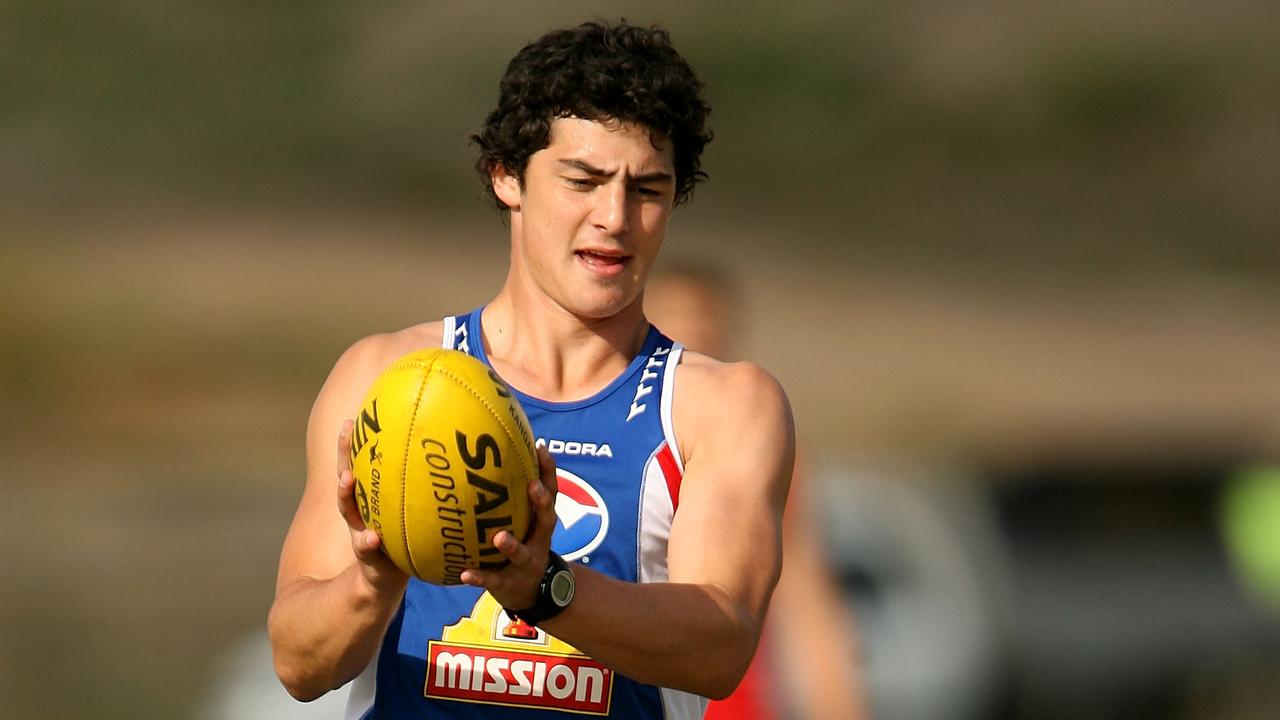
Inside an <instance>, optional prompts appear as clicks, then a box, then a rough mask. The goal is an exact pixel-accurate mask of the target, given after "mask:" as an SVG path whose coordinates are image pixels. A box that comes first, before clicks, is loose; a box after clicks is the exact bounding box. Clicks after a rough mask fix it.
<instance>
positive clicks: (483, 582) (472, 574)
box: [458, 569, 493, 589]
mask: <svg viewBox="0 0 1280 720" xmlns="http://www.w3.org/2000/svg"><path fill="white" fill-rule="evenodd" d="M458 579H459V580H461V581H462V584H463V585H470V586H472V587H478V588H486V589H488V587H489V584H490V583H491V582H492V581H493V573H490V572H488V571H485V570H472V569H467V570H463V571H462V574H461V575H459V576H458Z"/></svg>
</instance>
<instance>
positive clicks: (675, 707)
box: [658, 687, 711, 720]
mask: <svg viewBox="0 0 1280 720" xmlns="http://www.w3.org/2000/svg"><path fill="white" fill-rule="evenodd" d="M658 692H659V694H661V695H662V714H663V716H664V717H665V718H666V720H686V719H687V720H701V718H702V716H703V715H706V714H707V705H709V704H710V703H711V701H710V700H708V699H707V698H704V697H702V696H701V695H694V694H693V693H691V692H685V691H684V690H672V689H671V688H667V687H660V688H658Z"/></svg>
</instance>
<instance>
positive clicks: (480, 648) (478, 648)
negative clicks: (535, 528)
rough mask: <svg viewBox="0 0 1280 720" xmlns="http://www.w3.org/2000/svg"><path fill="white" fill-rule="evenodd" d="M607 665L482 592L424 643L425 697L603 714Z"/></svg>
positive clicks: (608, 690)
mask: <svg viewBox="0 0 1280 720" xmlns="http://www.w3.org/2000/svg"><path fill="white" fill-rule="evenodd" d="M613 677H614V674H613V672H612V671H611V670H609V668H606V667H604V666H603V665H601V664H600V663H597V662H596V661H594V660H592V659H591V658H589V657H587V656H585V655H583V654H582V653H580V652H578V651H577V650H576V649H575V648H574V647H573V646H571V645H569V644H567V643H564V642H561V641H560V640H558V639H556V638H555V637H553V636H550V635H548V634H547V633H546V632H545V631H543V630H540V629H538V628H535V627H532V626H530V625H526V624H525V623H522V622H520V621H519V620H516V619H514V618H512V617H510V616H509V615H507V613H506V612H505V611H504V610H503V609H502V608H501V607H500V606H499V605H498V603H497V601H496V600H494V599H493V596H491V595H489V594H488V593H484V594H483V595H481V596H480V600H479V601H478V602H477V603H476V606H475V608H474V609H473V610H472V612H471V615H470V616H469V617H465V618H462V619H461V620H459V621H458V622H457V623H455V624H453V625H450V626H448V627H446V628H445V629H444V633H443V638H442V639H440V640H432V641H431V642H430V643H429V644H428V646H427V677H426V686H425V688H424V689H423V692H424V693H425V695H426V696H427V697H431V698H440V699H448V700H461V701H464V702H475V703H485V704H489V705H510V706H516V707H527V708H550V709H555V710H561V711H569V712H577V713H586V714H590V715H607V714H608V713H609V705H610V703H611V702H612V699H613Z"/></svg>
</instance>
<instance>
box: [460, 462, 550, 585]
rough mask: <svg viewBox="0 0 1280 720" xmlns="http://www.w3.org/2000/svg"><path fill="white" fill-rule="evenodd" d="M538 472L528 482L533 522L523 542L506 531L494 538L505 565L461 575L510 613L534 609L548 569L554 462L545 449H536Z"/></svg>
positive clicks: (469, 583)
mask: <svg viewBox="0 0 1280 720" xmlns="http://www.w3.org/2000/svg"><path fill="white" fill-rule="evenodd" d="M538 472H539V474H540V475H541V477H539V478H538V479H537V480H532V481H530V482H529V500H530V501H531V502H532V503H533V522H532V523H530V524H529V532H528V533H527V535H526V537H525V538H524V541H523V542H521V541H520V540H519V539H517V538H516V536H515V535H513V534H511V533H510V532H509V531H506V530H502V531H500V532H499V533H498V534H497V535H495V536H494V537H493V543H494V545H495V546H497V548H498V550H499V551H500V552H501V553H502V554H503V555H504V556H506V558H507V560H508V563H507V564H506V565H504V566H503V567H501V568H498V569H496V570H465V571H463V573H462V575H461V580H462V582H464V583H466V584H467V585H474V586H475V587H482V588H484V589H486V590H488V591H489V594H490V595H492V596H493V597H494V599H495V600H497V601H498V602H499V603H500V604H501V605H502V606H503V607H505V608H510V609H512V610H523V609H526V608H530V607H533V605H534V603H535V602H536V601H537V598H538V583H540V582H541V581H542V576H543V574H544V573H545V572H546V570H547V557H548V555H549V553H550V552H551V535H552V533H554V532H555V529H556V493H557V485H556V461H555V460H553V459H552V458H551V454H550V453H548V452H547V449H546V448H545V447H540V448H538Z"/></svg>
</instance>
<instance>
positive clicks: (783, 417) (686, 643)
mask: <svg viewBox="0 0 1280 720" xmlns="http://www.w3.org/2000/svg"><path fill="white" fill-rule="evenodd" d="M679 375H680V377H679V379H680V386H679V387H680V388H681V389H680V393H679V394H678V395H677V398H676V418H675V419H676V428H677V432H678V433H679V434H680V443H681V448H682V450H683V452H684V455H685V457H686V463H685V475H684V480H683V482H682V484H681V490H680V504H679V509H678V511H677V512H676V515H675V519H674V521H673V524H672V529H671V538H670V548H669V552H668V573H669V582H665V583H646V584H635V583H627V582H623V581H620V580H616V579H614V578H610V577H606V576H604V575H601V574H600V573H597V572H595V571H592V570H589V569H587V568H585V567H583V566H581V565H575V566H574V575H575V578H576V580H577V585H578V590H577V594H576V595H575V596H574V600H573V604H572V605H570V606H569V608H568V609H567V610H566V611H565V612H564V613H562V614H561V615H559V616H558V617H556V618H554V619H552V620H548V621H546V622H544V623H543V626H544V627H545V628H546V630H547V631H548V632H550V633H551V634H553V635H555V636H556V637H558V638H561V639H562V640H564V641H566V642H568V643H570V644H572V645H574V646H575V647H577V648H578V649H579V650H581V651H583V652H585V653H587V654H588V655H590V656H592V657H594V658H595V659H596V660H599V661H600V662H603V663H605V664H606V665H609V666H610V667H612V668H614V669H615V670H617V671H618V672H621V673H623V674H624V675H627V676H629V677H631V678H634V679H636V680H639V681H641V682H647V683H653V684H657V685H662V686H665V687H672V688H678V689H682V690H688V691H690V692H694V693H697V694H700V695H706V696H709V697H723V696H726V695H728V694H729V693H730V692H732V691H733V689H734V688H735V687H736V686H737V683H738V681H739V680H740V679H741V678H742V675H743V673H744V672H745V671H746V667H747V665H748V663H749V662H750V660H751V656H752V653H753V652H754V649H755V646H756V642H757V641H758V639H759V635H760V628H761V625H762V623H763V620H764V615H765V611H766V609H767V606H768V602H769V595H770V593H771V592H772V589H773V586H774V584H775V583H776V582H777V579H778V574H779V569H780V565H781V561H780V554H781V518H782V508H783V505H784V503H785V499H786V495H787V486H788V483H789V481H790V474H791V467H792V463H793V456H794V429H793V426H792V420H791V412H790V408H789V406H788V404H787V400H786V396H785V395H784V393H783V392H782V389H781V388H780V387H779V386H778V384H777V382H776V381H775V380H774V379H773V378H772V377H770V376H769V375H768V374H767V373H765V372H764V371H763V370H761V369H760V368H758V367H756V366H754V365H750V364H736V365H723V364H720V363H715V362H714V361H710V360H708V359H706V358H697V357H695V358H694V359H693V361H692V362H690V363H689V364H688V365H687V366H682V367H681V369H680V370H679ZM681 428H684V430H681ZM534 500H535V503H537V502H538V497H537V496H536V495H535V496H534ZM543 505H544V506H545V500H544V501H543ZM499 545H500V546H504V543H503V542H502V541H501V540H499ZM531 546H533V547H536V548H537V549H536V550H535V551H532V552H531V551H530V547H531ZM503 549H504V551H509V552H508V554H509V556H510V557H511V558H512V564H511V565H510V566H509V567H508V568H507V569H505V570H503V571H491V572H486V573H479V572H477V573H474V574H473V575H470V576H468V575H464V581H465V580H467V579H468V577H471V578H472V579H473V580H475V581H476V582H475V583H474V584H478V585H483V586H485V587H488V588H489V590H490V592H492V593H493V595H494V596H495V597H496V598H497V599H498V600H499V602H502V603H503V604H504V605H507V606H508V607H526V606H528V605H529V604H530V597H531V595H530V593H529V589H528V587H529V586H528V577H529V574H528V572H529V571H536V574H539V575H540V574H541V568H542V567H543V566H545V562H546V560H545V558H546V554H545V550H543V549H542V548H541V546H539V544H538V542H537V540H536V539H535V540H530V544H529V545H522V544H520V543H515V542H514V539H512V538H510V537H509V536H508V538H507V543H506V544H505V546H504V547H503ZM521 573H525V574H523V575H522V574H521Z"/></svg>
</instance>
